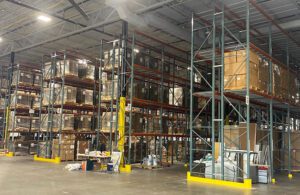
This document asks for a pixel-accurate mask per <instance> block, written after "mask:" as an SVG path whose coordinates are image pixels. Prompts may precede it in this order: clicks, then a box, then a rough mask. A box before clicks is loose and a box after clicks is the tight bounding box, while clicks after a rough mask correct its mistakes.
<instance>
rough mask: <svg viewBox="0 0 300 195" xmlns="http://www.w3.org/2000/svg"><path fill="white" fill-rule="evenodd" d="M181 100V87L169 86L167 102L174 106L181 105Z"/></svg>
mask: <svg viewBox="0 0 300 195" xmlns="http://www.w3.org/2000/svg"><path fill="white" fill-rule="evenodd" d="M173 98H174V99H173ZM182 101H183V89H182V87H176V88H171V89H170V91H169V104H170V105H174V106H182V105H183V104H182Z"/></svg>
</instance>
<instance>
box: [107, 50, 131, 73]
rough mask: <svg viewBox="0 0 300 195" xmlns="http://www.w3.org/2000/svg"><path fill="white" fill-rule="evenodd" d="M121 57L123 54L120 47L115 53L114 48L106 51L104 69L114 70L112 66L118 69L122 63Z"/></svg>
mask: <svg viewBox="0 0 300 195" xmlns="http://www.w3.org/2000/svg"><path fill="white" fill-rule="evenodd" d="M113 55H114V57H113ZM120 58H121V56H120V54H119V49H115V53H114V51H113V49H111V50H110V51H106V52H104V65H103V68H104V70H107V71H108V70H112V68H113V69H115V70H117V68H118V66H119V65H120ZM129 63H131V62H129Z"/></svg>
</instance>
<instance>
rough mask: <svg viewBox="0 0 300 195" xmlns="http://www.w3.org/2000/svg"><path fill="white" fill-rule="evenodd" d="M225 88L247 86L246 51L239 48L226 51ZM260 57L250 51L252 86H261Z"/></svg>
mask: <svg viewBox="0 0 300 195" xmlns="http://www.w3.org/2000/svg"><path fill="white" fill-rule="evenodd" d="M224 63H225V66H224V89H225V90H228V89H230V90H234V89H245V88H246V83H247V82H246V75H247V74H246V73H247V69H246V51H245V50H238V51H231V52H226V53H225V57H224ZM258 69H259V57H258V55H256V53H255V52H253V51H250V88H253V89H255V88H256V87H258V86H259V82H258V72H259V71H258Z"/></svg>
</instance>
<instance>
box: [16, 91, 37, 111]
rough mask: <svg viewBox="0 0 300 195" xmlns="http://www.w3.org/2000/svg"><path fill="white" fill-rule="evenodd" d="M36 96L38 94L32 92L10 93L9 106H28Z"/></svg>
mask: <svg viewBox="0 0 300 195" xmlns="http://www.w3.org/2000/svg"><path fill="white" fill-rule="evenodd" d="M36 98H38V96H37V95H35V94H32V93H25V92H18V93H15V94H12V95H11V97H10V102H11V108H19V107H21V108H30V107H31V103H32V102H33V101H34V102H35V99H36Z"/></svg>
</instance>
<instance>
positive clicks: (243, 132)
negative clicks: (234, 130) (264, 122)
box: [239, 123, 257, 151]
mask: <svg viewBox="0 0 300 195" xmlns="http://www.w3.org/2000/svg"><path fill="white" fill-rule="evenodd" d="M256 129H257V124H256V123H250V150H251V151H254V148H255V145H256ZM239 136H240V146H241V147H240V149H241V150H247V129H246V123H240V125H239Z"/></svg>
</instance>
